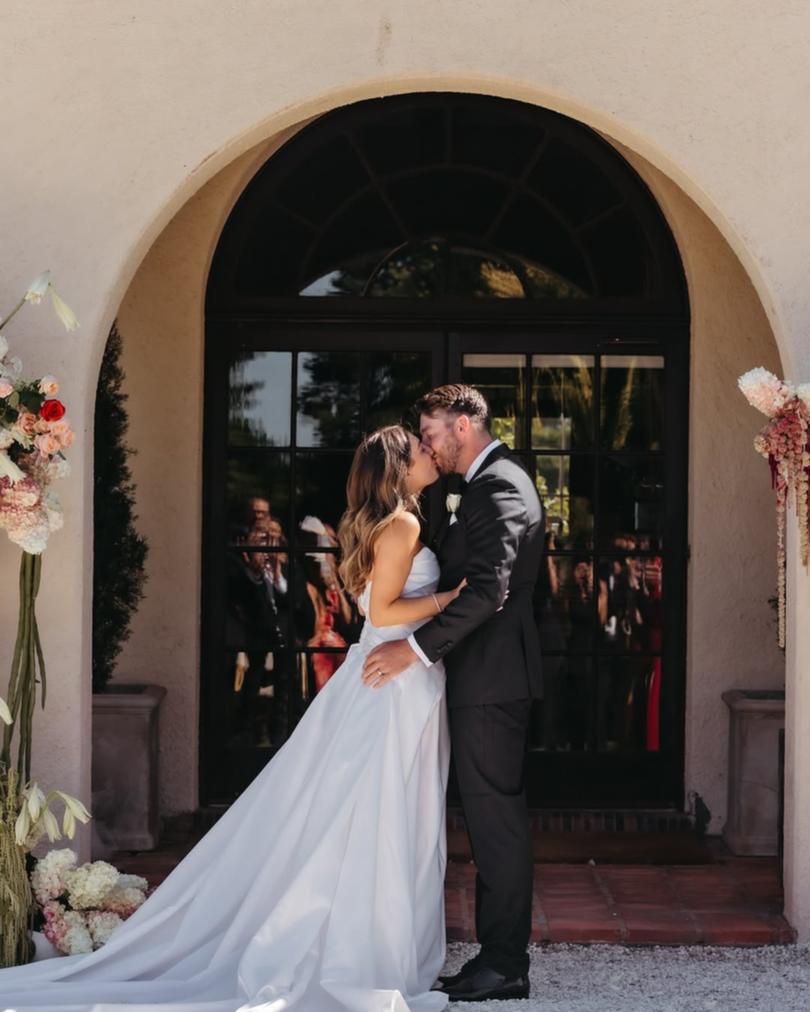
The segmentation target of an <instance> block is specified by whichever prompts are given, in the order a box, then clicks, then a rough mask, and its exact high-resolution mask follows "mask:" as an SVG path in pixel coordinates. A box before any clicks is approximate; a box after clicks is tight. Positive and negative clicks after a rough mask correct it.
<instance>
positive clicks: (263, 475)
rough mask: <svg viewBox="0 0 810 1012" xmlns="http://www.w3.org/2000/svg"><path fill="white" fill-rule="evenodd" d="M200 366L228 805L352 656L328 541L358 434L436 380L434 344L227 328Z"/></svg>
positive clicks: (217, 740) (216, 781)
mask: <svg viewBox="0 0 810 1012" xmlns="http://www.w3.org/2000/svg"><path fill="white" fill-rule="evenodd" d="M217 337H218V339H216V340H213V341H211V342H209V346H210V353H209V356H208V363H207V369H206V372H207V376H208V394H207V400H208V403H209V408H210V410H209V415H208V437H207V442H208V453H207V460H206V483H205V484H206V536H205V544H206V561H205V579H204V594H203V613H204V625H203V687H204V701H203V725H202V750H201V753H202V754H201V765H202V773H203V782H204V796H205V798H206V800H207V801H209V802H227V801H230V800H232V799H233V798H234V797H235V796H236V795H237V794H239V793H240V791H241V790H242V789H243V788H244V787H245V786H247V784H248V783H249V782H250V781H251V780H252V779H253V777H255V775H256V774H257V773H258V771H259V770H260V769H261V768H262V766H264V764H265V763H266V762H267V761H268V759H269V758H270V757H271V756H272V755H273V754H274V752H275V751H276V750H277V749H278V748H279V747H280V746H281V745H282V744H283V743H284V741H285V740H286V739H287V737H288V736H289V735H290V733H291V732H292V730H293V729H294V727H295V725H296V723H297V721H298V720H299V719H300V717H301V715H302V714H303V712H304V711H305V709H306V707H307V705H308V704H309V703H310V702H311V700H312V699H313V698H314V696H315V695H316V694H317V692H319V691H320V690H321V689H322V688H323V686H324V685H325V684H326V683H327V681H328V680H329V678H330V677H331V675H332V674H333V672H334V671H335V669H336V668H337V667H338V666H339V665H340V663H341V662H342V661H343V659H344V657H345V654H346V651H347V649H348V647H349V646H350V645H351V644H352V643H354V642H356V640H357V638H358V636H359V632H360V628H361V624H362V620H361V617H360V615H359V613H358V610H357V606H356V603H355V602H354V601H353V600H352V599H351V597H350V596H349V595H348V594H347V593H346V592H345V591H344V589H343V587H342V585H341V583H340V579H339V576H338V572H337V566H338V562H339V555H338V545H337V538H336V530H337V525H338V521H339V519H340V517H341V515H342V513H343V511H344V509H345V488H346V479H347V476H348V471H349V467H350V464H351V460H352V456H353V453H354V449H355V447H356V446H357V444H358V442H359V440H360V437H361V434H362V433H365V432H369V431H372V430H373V429H376V428H378V427H379V426H381V425H386V424H390V423H394V422H400V421H402V420H403V419H404V418H405V416H406V415H407V413H408V410H409V408H410V406H411V405H412V404H413V402H414V401H415V400H416V398H417V397H418V396H419V394H420V393H422V392H423V391H424V390H426V389H429V388H430V386H432V385H434V384H435V383H436V382H437V381H438V379H439V377H440V376H441V368H442V362H443V353H444V341H443V338H442V336H441V335H440V334H433V333H430V332H421V333H411V334H408V333H395V332H394V333H392V332H390V331H386V332H381V331H379V330H373V329H372V330H368V331H366V332H365V333H358V332H357V331H354V332H353V333H351V334H350V333H343V332H340V331H339V330H335V329H332V330H331V331H330V332H329V333H328V334H325V333H324V332H323V331H316V330H307V329H301V328H285V329H281V330H276V329H273V328H268V327H266V326H263V325H259V326H251V325H240V324H237V323H235V324H231V325H222V327H221V328H220V329H219V330H218V335H217Z"/></svg>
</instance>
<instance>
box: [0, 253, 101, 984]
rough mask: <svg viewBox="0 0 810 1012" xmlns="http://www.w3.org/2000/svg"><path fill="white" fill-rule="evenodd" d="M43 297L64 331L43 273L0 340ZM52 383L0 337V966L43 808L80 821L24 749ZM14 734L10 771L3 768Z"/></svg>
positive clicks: (54, 526)
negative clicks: (10, 615) (15, 575)
mask: <svg viewBox="0 0 810 1012" xmlns="http://www.w3.org/2000/svg"><path fill="white" fill-rule="evenodd" d="M46 294H50V297H51V301H52V302H53V306H54V309H55V310H56V313H57V315H58V316H59V318H60V319H61V320H62V323H63V324H64V325H65V327H66V329H67V330H74V329H75V328H76V326H77V325H78V324H77V322H76V317H75V316H74V315H73V313H72V312H71V310H70V309H69V307H68V306H67V305H65V303H64V302H63V301H62V299H61V298H60V297H59V295H58V294H57V293H56V292H55V290H54V289H53V286H52V285H51V282H50V276H49V274H48V272H47V271H46V272H45V273H44V274H40V275H39V277H38V278H36V280H35V281H33V282H32V283H31V284H30V285H29V286H28V288H27V289H26V291H25V294H24V295H23V297H22V298H21V299H20V300H19V302H18V303H17V305H16V306H15V307H14V308H13V310H12V311H11V313H10V314H9V315H8V316H7V317H6V319H5V320H0V331H2V330H3V329H4V328H5V327H6V326H7V325H8V323H9V322H10V321H11V320H12V319H13V318H14V317H15V316H16V315H17V313H18V312H19V311H20V309H22V307H23V306H24V305H26V303H33V304H36V303H38V302H41V301H42V298H43V297H44V296H45V295H46ZM58 392H59V384H58V382H57V380H56V379H55V378H54V377H53V376H50V375H48V376H43V377H40V378H38V379H34V380H27V379H23V377H22V363H21V362H20V360H19V359H18V358H17V357H16V356H11V355H9V347H8V342H7V340H6V338H5V336H4V335H2V334H0V530H5V531H6V533H7V534H8V536H9V538H10V539H11V541H13V542H14V543H15V544H17V545H19V546H20V547H21V548H22V549H23V553H22V560H21V563H20V608H19V618H18V623H17V637H16V641H15V644H14V653H13V658H12V664H11V674H10V677H9V684H8V692H7V694H6V699H0V725H2V730H3V736H2V748H1V749H0V869H2V877H1V878H0V885H2V888H0V966H12V965H14V964H16V963H23V962H27V961H28V960H29V959H30V958H31V956H32V954H33V945H32V940H31V915H32V912H33V897H32V895H31V887H30V884H29V882H28V875H27V870H26V865H27V856H28V854H29V853H30V851H31V850H32V848H33V847H35V846H36V844H37V843H38V842H39V840H40V839H41V837H42V835H43V834H45V833H47V835H48V837H49V839H50V840H51V841H53V840H56V839H59V838H60V835H61V834H60V832H59V825H58V823H57V820H56V816H55V815H54V813H53V811H52V805H54V804H55V803H56V802H61V803H62V804H63V805H64V814H63V820H62V830H63V832H64V833H65V834H66V835H67V836H73V834H74V833H75V829H76V821H77V820H78V821H81V822H87V820H88V819H89V818H90V814H89V812H88V811H87V809H86V808H85V807H84V805H82V803H81V802H80V801H78V800H77V799H76V798H73V797H71V796H70V795H68V794H65V793H64V792H62V791H51V792H50V793H49V794H47V795H46V794H44V793H43V791H42V790H41V789H40V787H39V785H38V784H37V783H36V782H35V781H32V780H31V746H32V730H33V718H34V707H35V703H36V695H37V685H39V686H40V697H41V705H42V706H43V707H44V706H45V692H46V679H45V662H44V657H43V653H42V645H41V643H40V638H39V629H38V627H37V619H36V612H35V603H36V597H37V593H38V591H39V584H40V577H41V572H42V552H43V551H44V549H45V547H46V545H47V543H48V538H49V536H50V534H51V533H52V532H53V531H55V530H58V529H59V528H60V527H61V526H62V510H61V507H60V505H59V500H58V498H57V497H56V496H55V495H54V493H53V492H52V491H51V490H50V485H51V483H52V482H53V481H54V480H55V479H56V478H60V477H63V476H64V475H65V474H67V461H66V460H65V457H64V452H63V451H64V450H65V449H67V448H68V447H69V446H70V445H71V443H72V442H73V440H74V438H75V437H74V434H73V431H72V429H71V428H70V424H69V422H68V420H67V418H66V416H65V407H64V405H63V404H62V402H61V401H60V400H58V399H57V398H56V394H57V393H58ZM16 731H19V739H18V746H17V755H16V761H14V760H13V759H12V744H13V740H14V735H15V732H16Z"/></svg>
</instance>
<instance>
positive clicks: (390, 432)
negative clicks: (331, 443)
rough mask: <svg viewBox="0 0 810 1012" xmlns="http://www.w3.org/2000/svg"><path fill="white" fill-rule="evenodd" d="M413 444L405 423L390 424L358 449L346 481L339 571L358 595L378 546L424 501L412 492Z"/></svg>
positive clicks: (347, 585)
mask: <svg viewBox="0 0 810 1012" xmlns="http://www.w3.org/2000/svg"><path fill="white" fill-rule="evenodd" d="M410 466H411V442H410V439H409V438H408V432H407V430H406V429H404V428H403V427H402V426H401V425H386V426H385V427H384V428H382V429H377V431H376V432H372V433H371V434H370V435H368V436H366V437H365V439H364V440H363V442H362V443H361V444H360V445H359V446H358V447H357V450H356V451H355V454H354V460H353V461H352V466H351V470H350V471H349V479H348V481H347V482H346V500H347V503H348V508H347V510H346V512H345V513H344V514H343V516H342V517H341V520H340V524H339V526H338V540H339V541H340V547H341V554H342V556H343V561H342V562H341V563H340V567H339V572H340V578H341V580H342V581H343V585H344V587H345V588H346V590H348V592H349V593H350V594H352V595H353V596H354V597H359V595H360V594H361V593H362V592H363V588H364V587H365V585H366V581H367V580H368V577H369V574H370V573H371V570H372V567H373V565H374V545H375V544H376V542H377V538H378V537H379V536H380V534H381V533H382V532H383V531H384V530H385V528H386V527H387V526H388V525H389V524H390V523H391V521H392V520H394V519H395V518H396V517H398V516H400V515H401V514H402V513H405V512H410V513H418V512H419V502H418V499H417V497H416V496H415V495H413V494H411V493H410V492H408V491H407V489H406V487H405V478H406V475H407V473H408V468H409V467H410Z"/></svg>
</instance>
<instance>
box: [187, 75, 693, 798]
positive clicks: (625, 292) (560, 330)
mask: <svg viewBox="0 0 810 1012" xmlns="http://www.w3.org/2000/svg"><path fill="white" fill-rule="evenodd" d="M688 360H689V316H688V304H687V295H686V286H685V282H684V278H683V272H682V270H681V265H680V260H679V257H678V254H677V250H676V248H675V244H674V242H673V239H672V236H671V234H670V232H669V229H668V227H667V225H666V222H665V221H664V219H663V217H662V215H661V213H660V211H659V210H658V207H657V206H656V204H655V202H654V200H653V199H652V197H651V196H650V194H649V192H648V191H647V189H646V188H645V186H644V185H643V183H642V182H641V181H640V179H639V178H638V176H637V175H636V174H635V173H634V172H633V170H632V169H631V168H630V167H629V166H628V165H627V163H626V162H625V161H624V160H623V159H622V158H621V157H620V156H619V155H618V153H617V152H616V151H615V150H614V149H613V148H612V147H611V146H610V145H609V144H607V143H606V142H605V141H603V140H602V139H601V138H600V137H599V136H598V135H597V134H595V133H594V132H593V131H591V130H589V129H588V128H586V127H583V126H582V125H581V124H578V123H576V122H574V121H572V120H569V119H567V118H565V117H563V116H560V115H558V114H555V113H551V112H549V111H547V110H543V109H539V108H536V107H533V106H529V105H523V104H521V103H516V102H511V101H506V100H501V99H494V98H484V97H479V96H467V95H456V94H442V95H432V94H431V95H422V94H420V95H409V96H402V97H398V98H388V99H381V100H373V101H368V102H362V103H358V104H357V105H353V106H350V107H347V108H344V109H340V110H338V111H336V112H334V113H332V114H329V115H327V116H324V117H322V118H321V119H319V120H317V121H316V122H314V123H312V124H311V125H309V126H308V127H306V128H305V129H304V130H302V131H301V132H300V133H299V134H298V135H296V137H294V138H293V139H292V140H291V141H289V142H288V143H287V144H286V145H285V147H284V148H283V149H282V150H281V151H280V152H279V153H278V154H276V155H275V156H274V157H273V158H272V159H271V160H270V161H269V162H268V163H267V164H266V165H265V166H264V167H263V168H262V169H261V170H260V171H259V172H258V173H257V174H256V176H255V177H254V179H253V180H252V181H251V183H250V184H249V185H248V187H247V188H246V190H245V192H244V194H243V195H242V197H241V199H240V201H239V202H238V204H237V206H236V207H235V209H234V211H233V213H232V214H231V216H230V218H229V220H228V222H227V224H226V227H225V229H224V231H223V234H222V237H221V241H220V243H219V246H218V249H217V253H216V256H215V259H214V264H213V267H212V271H211V276H210V280H209V287H208V297H207V312H206V422H205V489H206V494H205V538H204V544H205V553H206V554H205V559H204V592H203V602H202V607H203V644H202V650H203V670H202V726H201V764H202V765H201V785H202V797H203V799H204V800H205V801H208V802H212V801H228V800H230V799H232V798H233V797H235V795H236V794H238V792H239V791H240V790H241V789H242V788H243V787H244V786H245V785H246V783H247V782H248V781H249V780H250V779H251V778H252V777H253V776H254V775H255V774H256V772H257V771H258V769H259V768H261V766H262V765H263V764H264V763H265V762H266V761H267V759H268V758H269V757H270V756H271V755H272V754H273V752H274V751H275V749H276V748H277V747H278V746H279V745H280V744H282V743H283V741H284V739H285V737H286V736H287V735H288V734H289V732H290V731H291V729H292V728H293V727H294V725H295V722H296V721H297V719H298V718H299V717H300V715H301V713H302V712H303V711H304V709H305V708H306V706H307V704H308V702H309V701H310V700H311V698H312V697H313V695H314V694H315V693H316V692H317V691H318V690H319V688H321V687H322V686H323V685H324V684H325V682H326V681H327V680H328V678H329V675H330V673H331V671H332V670H333V669H334V666H335V665H336V664H337V663H339V662H340V659H341V658H342V655H343V654H344V653H345V651H346V649H347V645H348V644H349V643H351V642H352V641H353V640H354V639H355V638H356V636H357V634H358V631H359V617H358V615H357V613H356V611H355V610H354V607H353V605H352V603H351V601H349V600H348V599H347V598H346V596H345V595H344V594H343V593H342V591H341V589H340V586H339V584H338V583H337V581H336V578H335V561H336V547H335V544H334V540H333V533H332V532H333V529H334V526H335V525H336V523H337V520H338V518H339V517H340V514H341V512H342V510H343V490H344V485H345V478H346V473H347V470H348V466H349V463H350V460H351V455H352V451H353V448H354V446H355V445H356V442H357V440H358V439H359V437H360V435H361V433H362V432H364V431H367V430H369V429H371V428H374V427H376V426H378V425H380V424H384V423H386V422H389V421H393V420H399V419H400V418H402V417H403V415H405V414H406V413H407V410H408V408H409V406H410V404H411V403H412V402H413V400H414V399H415V397H416V396H417V394H418V393H419V392H421V391H422V390H424V389H425V388H426V387H428V386H430V385H434V384H436V383H439V382H443V381H447V380H454V379H464V380H465V381H468V382H471V383H474V384H476V385H478V386H479V387H481V388H482V389H483V390H484V391H485V392H486V393H487V395H488V397H489V399H490V402H491V404H492V407H493V414H494V416H495V419H496V431H497V434H498V435H499V436H501V438H503V439H505V440H506V441H507V442H509V443H510V445H511V446H512V447H513V448H514V449H515V450H516V452H518V453H519V454H520V455H521V457H522V459H523V460H524V462H525V463H526V466H527V467H528V468H529V470H530V472H531V473H532V474H533V475H534V476H535V480H536V482H537V485H538V489H539V491H540V493H541V495H542V497H543V500H544V502H545V505H546V509H547V514H548V518H549V531H548V534H547V539H548V558H547V564H546V566H544V569H543V572H542V578H541V580H540V583H539V584H538V589H537V595H536V601H535V610H536V616H537V621H538V623H539V625H540V631H541V636H542V640H543V644H544V666H545V667H544V670H545V680H546V686H547V698H546V700H545V702H544V703H543V704H542V706H538V707H537V712H536V714H535V719H534V723H533V728H532V738H531V741H530V752H529V767H528V771H529V772H528V789H529V796H530V800H531V802H532V803H533V804H536V805H555V806H557V805H568V806H586V805H588V806H590V805H612V806H619V805H621V806H634V805H635V806H639V805H655V806H660V805H673V806H678V805H680V804H681V802H682V793H683V718H684V702H683V700H684V654H685V570H686V560H687V543H686V513H687V487H686V475H687V469H686V463H687V419H688V412H687V404H688ZM442 501H443V497H442V494H441V490H439V489H436V490H435V491H434V492H433V493H432V495H431V496H430V497H429V501H428V503H426V521H427V526H428V531H427V532H426V537H428V538H429V537H430V531H431V529H434V528H435V526H436V525H437V524H438V521H439V519H440V515H441V503H442Z"/></svg>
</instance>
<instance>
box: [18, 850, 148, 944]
mask: <svg viewBox="0 0 810 1012" xmlns="http://www.w3.org/2000/svg"><path fill="white" fill-rule="evenodd" d="M31 888H32V890H33V893H34V897H35V898H36V902H37V907H38V909H39V913H40V917H41V919H42V932H43V934H44V935H45V937H46V938H47V939H48V941H49V942H50V943H51V945H53V946H54V947H55V948H56V949H57V951H58V952H61V953H62V954H63V955H66V956H73V955H76V954H77V953H80V952H92V951H93V950H94V949H99V948H101V946H102V945H104V943H105V942H106V941H107V940H108V939H109V938H110V935H112V933H113V931H115V929H116V928H117V927H118V926H119V925H120V924H123V922H124V921H125V920H126V919H127V917H129V916H131V915H132V914H134V913H135V911H136V910H137V909H138V907H140V906H141V904H142V903H143V902H144V900H145V899H146V892H147V889H148V883H147V881H146V879H145V878H141V877H140V876H139V875H124V874H122V873H121V872H119V871H118V870H117V869H116V868H114V867H113V866H112V865H111V864H108V863H107V862H106V861H93V862H92V863H88V864H83V865H79V866H77V864H76V854H75V853H74V852H73V851H72V850H68V849H62V850H51V851H49V852H48V853H47V854H46V855H45V857H43V858H42V859H41V860H39V861H37V863H36V866H35V868H34V870H33V871H32V872H31Z"/></svg>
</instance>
